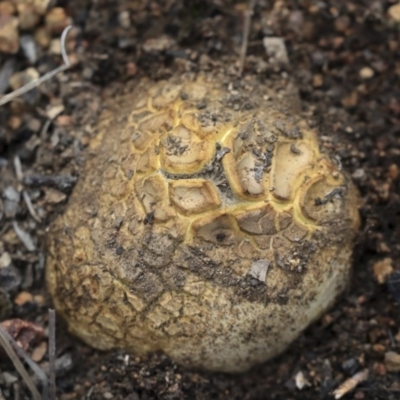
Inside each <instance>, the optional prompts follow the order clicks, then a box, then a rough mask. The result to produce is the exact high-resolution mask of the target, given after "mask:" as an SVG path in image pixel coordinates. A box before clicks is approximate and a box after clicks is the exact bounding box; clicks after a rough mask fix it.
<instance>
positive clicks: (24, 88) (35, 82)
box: [0, 25, 72, 106]
mask: <svg viewBox="0 0 400 400" xmlns="http://www.w3.org/2000/svg"><path fill="white" fill-rule="evenodd" d="M71 28H72V26H71V25H70V26H67V27H66V28H65V29H64V31H63V33H62V35H61V55H62V58H63V61H64V65H61V66H59V67H58V68H56V69H54V70H53V71H50V72H48V73H47V74H45V75H43V76H41V77H40V78H38V79H35V80H33V81H32V82H29V83H28V84H26V85H25V86H22V87H21V88H19V89H17V90H14V91H13V92H11V93H9V94H7V95H6V96H3V97H2V98H0V106H2V105H4V104H6V103H8V102H10V101H11V100H14V99H15V98H17V97H19V96H21V95H23V94H24V93H26V92H29V91H30V90H32V89H34V88H35V87H37V86H39V85H41V84H42V83H43V82H45V81H48V80H49V79H51V78H52V77H53V76H55V75H57V74H58V73H59V72H62V71H65V70H67V69H68V68H69V67H70V66H71V62H70V61H69V58H68V55H67V51H66V49H65V40H66V38H67V35H68V32H69V31H70V29H71Z"/></svg>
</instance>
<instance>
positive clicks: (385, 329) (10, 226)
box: [0, 0, 400, 400]
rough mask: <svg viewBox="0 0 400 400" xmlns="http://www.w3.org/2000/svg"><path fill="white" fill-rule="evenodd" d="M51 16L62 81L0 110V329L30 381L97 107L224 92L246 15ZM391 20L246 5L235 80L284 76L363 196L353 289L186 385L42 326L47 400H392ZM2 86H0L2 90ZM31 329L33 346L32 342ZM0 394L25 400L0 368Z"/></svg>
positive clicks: (396, 319) (86, 7)
mask: <svg viewBox="0 0 400 400" xmlns="http://www.w3.org/2000/svg"><path fill="white" fill-rule="evenodd" d="M54 3H57V5H58V6H60V7H63V8H64V9H65V10H66V12H67V14H68V15H69V16H70V17H71V18H72V21H73V24H74V26H76V27H77V28H76V29H74V31H73V32H71V34H70V35H69V40H68V51H69V53H70V56H71V59H72V60H73V61H74V62H75V64H74V66H73V67H72V68H70V69H69V70H68V71H66V72H64V73H61V74H59V75H58V76H57V77H56V78H54V79H52V80H50V81H48V82H47V83H45V84H43V85H41V86H40V87H39V88H37V89H34V90H33V91H32V92H29V93H28V94H26V95H24V96H22V98H21V99H20V100H18V101H14V102H12V103H10V104H8V105H5V106H2V107H1V108H0V121H1V124H0V199H1V201H0V214H2V216H1V217H0V256H1V258H0V266H1V268H0V289H1V293H0V297H1V299H0V300H1V301H3V302H4V303H5V304H8V309H7V308H6V307H3V315H0V318H1V320H6V319H15V318H19V319H20V320H22V321H23V323H26V324H27V327H26V328H25V331H23V330H22V331H21V332H22V333H21V335H22V336H20V337H18V334H17V333H15V332H14V333H15V337H17V339H19V340H20V341H22V342H24V341H26V342H29V340H30V342H29V343H28V347H27V351H28V353H29V354H30V355H31V356H32V358H34V359H35V360H36V361H37V362H38V363H39V365H41V366H42V367H43V368H45V367H46V365H47V364H48V352H47V348H46V343H47V340H46V335H47V329H48V313H47V310H48V308H49V306H51V301H50V299H49V298H48V296H47V294H46V290H45V288H44V280H43V270H44V259H45V255H46V241H45V238H46V227H47V226H48V224H49V222H50V221H51V220H52V219H53V218H54V217H55V215H57V213H59V212H62V210H63V207H64V206H65V203H66V202H67V201H68V194H69V193H70V191H71V189H72V188H73V185H74V182H75V181H76V179H77V178H78V177H79V169H80V166H81V165H82V162H83V160H84V154H85V153H84V149H85V146H86V145H87V142H88V140H89V138H90V137H91V136H92V135H94V134H95V132H94V130H93V128H92V126H93V124H94V122H95V121H96V119H97V116H98V113H99V111H100V110H101V106H102V103H103V100H104V99H106V98H108V97H109V96H112V95H113V93H115V92H116V91H118V89H119V88H121V87H122V86H123V85H124V84H125V82H127V81H128V80H131V79H140V77H142V76H145V75H147V76H150V77H151V78H152V79H160V78H163V77H168V76H170V75H171V74H172V73H173V72H174V71H176V70H182V71H183V70H190V71H197V70H201V69H202V70H207V71H217V70H219V71H221V70H225V71H226V73H227V74H232V76H235V74H237V61H238V59H239V49H240V44H241V38H242V33H243V24H244V11H245V9H246V5H247V3H246V2H244V1H233V0H207V1H205V0H191V1H184V0H162V1H150V0H118V1H115V0H97V1H95V0H92V1H90V0H79V1H78V0H69V1H68V0H59V1H57V2H54ZM394 4H395V1H394V0H393V1H389V0H380V1H374V0H349V1H340V0H330V1H317V0H297V1H296V0H285V1H267V0H259V1H258V2H257V4H256V6H255V9H254V15H253V19H252V24H251V30H250V36H249V43H248V55H247V58H246V62H245V67H244V72H243V74H248V73H257V74H260V76H262V77H264V78H265V79H267V78H268V77H269V76H273V75H274V76H275V75H276V74H291V75H292V76H294V78H295V80H296V82H297V84H298V86H299V89H300V94H301V97H302V99H303V107H304V109H305V110H307V111H308V112H310V113H312V115H313V117H314V118H315V121H316V123H317V124H318V126H319V129H320V132H321V135H322V140H323V141H324V143H325V145H327V146H330V147H331V148H332V150H333V151H334V152H335V153H336V154H337V155H338V156H339V157H340V160H341V163H342V164H343V168H345V169H346V170H347V171H348V172H349V173H350V174H352V176H353V178H354V181H355V182H356V184H357V186H358V188H359V190H360V192H361V195H362V206H361V216H362V230H361V232H360V236H359V240H358V243H357V246H356V250H355V260H354V274H353V278H352V282H351V285H350V287H349V289H348V291H347V292H346V293H345V294H344V295H343V297H342V298H341V299H340V300H339V302H338V303H337V305H336V306H335V307H334V308H333V309H332V310H331V311H330V312H329V313H328V314H327V315H326V316H325V317H324V318H323V319H322V320H321V321H319V322H318V323H316V324H315V325H313V326H312V327H311V328H309V329H308V330H307V331H306V332H305V333H304V335H302V336H301V337H300V338H299V339H298V340H297V341H296V342H295V343H294V344H293V345H292V346H291V347H290V349H289V350H288V351H287V352H286V353H285V354H283V355H282V356H281V357H279V358H278V359H276V360H274V361H273V362H269V363H266V364H265V365H261V366H258V367H256V368H254V369H253V370H251V371H249V372H248V373H245V374H242V375H238V376H229V375H222V374H206V373H200V372H196V371H187V370H184V369H182V368H180V367H178V366H176V365H175V364H173V363H172V362H171V361H169V360H168V359H166V358H165V357H163V356H151V357H149V358H147V359H139V358H135V357H132V356H128V355H127V354H125V353H123V352H114V353H111V354H102V353H99V352H97V351H94V350H92V349H90V348H89V347H87V346H85V345H83V344H82V343H80V342H79V341H78V340H77V339H75V338H73V337H71V336H69V335H68V334H67V333H66V332H65V328H64V325H63V323H62V321H57V364H56V367H57V391H58V396H59V398H60V399H65V400H66V399H93V400H94V399H125V400H128V399H129V400H139V399H140V400H145V399H199V400H200V399H248V400H250V399H252V400H255V399H285V400H289V399H302V400H307V399H332V398H333V396H332V391H333V390H334V389H335V388H337V387H338V386H339V385H340V384H342V383H343V382H345V381H346V379H348V378H351V377H352V376H354V375H355V374H356V373H358V372H360V371H364V370H368V378H367V379H366V380H364V381H363V382H361V383H360V384H359V385H358V386H357V387H356V388H355V389H354V390H353V391H351V393H349V394H347V395H346V396H345V397H344V398H346V399H385V400H390V399H398V398H399V397H400V376H399V373H398V372H395V371H393V370H396V369H397V370H400V365H399V361H398V360H396V359H394V360H393V361H392V362H388V354H387V353H388V352H390V351H391V352H399V353H400V283H398V282H399V280H400V272H397V271H400V259H399V254H400V197H399V195H400V175H399V163H400V28H399V27H400V24H399V23H398V24H397V25H396V23H394V21H393V20H392V19H390V18H389V16H388V13H387V10H388V8H389V7H390V6H393V5H394ZM28 34H29V32H28ZM269 36H278V37H281V38H284V39H285V42H286V46H287V50H288V54H289V59H290V64H289V65H288V66H286V67H285V68H281V67H278V66H277V65H276V64H274V62H273V60H271V59H269V58H268V57H267V54H266V51H265V48H264V46H263V38H264V37H269ZM53 53H54V51H53V52H52V51H47V50H41V51H39V52H38V56H37V59H36V60H35V61H34V63H33V64H32V63H30V62H29V61H28V59H27V57H26V52H24V51H23V50H20V51H19V52H18V53H17V54H15V55H9V54H1V56H0V60H1V65H2V67H1V71H2V72H4V69H5V65H8V66H9V65H10V64H6V63H7V62H8V61H10V60H12V71H13V72H18V71H24V70H26V68H28V67H31V66H33V67H34V68H35V69H36V70H37V71H38V72H39V73H40V74H43V73H45V72H47V71H49V70H51V69H53V68H54V67H56V66H58V65H59V64H60V63H61V62H62V61H61V58H60V56H59V55H57V54H53ZM7 79H8V77H7V76H6V77H5V75H4V74H1V73H0V84H2V85H3V86H4V85H5V87H6V88H7V86H8V85H7ZM4 90H5V89H4V88H3V91H4ZM8 90H10V88H8ZM19 164H20V165H19ZM4 254H5V255H4ZM14 323H15V322H14ZM30 323H33V324H34V326H37V327H39V328H43V329H44V332H42V333H40V332H39V333H36V334H35V333H34V332H33V328H32V326H33V325H32V326H30V325H29V324H30ZM20 324H21V322H20ZM24 332H25V336H23V333H24ZM43 335H44V336H43ZM28 339H29V340H28ZM34 339H36V341H35V340H34ZM385 357H386V361H385ZM296 377H297V380H296V379H295V378H296ZM301 378H302V379H303V383H304V384H305V387H304V388H303V389H302V390H300V389H299V386H301V385H300V384H301V383H302V379H301ZM0 388H1V394H0V398H5V399H30V398H31V397H30V394H29V392H28V391H27V389H26V388H25V386H24V385H23V383H22V381H21V379H20V377H19V375H18V373H17V372H16V371H15V369H14V367H13V365H12V363H11V362H10V361H9V360H8V358H7V357H6V356H5V355H4V354H1V355H0ZM1 396H3V397H1Z"/></svg>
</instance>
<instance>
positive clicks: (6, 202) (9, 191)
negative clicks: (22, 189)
mask: <svg viewBox="0 0 400 400" xmlns="http://www.w3.org/2000/svg"><path fill="white" fill-rule="evenodd" d="M20 199H21V195H20V193H19V192H18V191H17V190H16V189H14V187H12V186H7V187H6V188H5V190H4V192H3V208H4V215H5V216H6V218H14V217H15V216H16V214H17V212H18V205H19V201H20Z"/></svg>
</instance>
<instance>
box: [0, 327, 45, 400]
mask: <svg viewBox="0 0 400 400" xmlns="http://www.w3.org/2000/svg"><path fill="white" fill-rule="evenodd" d="M12 340H13V339H12V337H11V336H10V335H9V334H8V332H6V330H5V329H3V327H2V326H1V325H0V343H1V345H2V346H3V348H4V350H5V351H6V353H7V355H8V357H10V359H11V361H12V362H13V364H14V366H15V369H16V370H17V371H18V372H19V374H20V375H21V377H22V379H23V380H24V382H25V383H26V386H28V388H29V390H30V391H31V393H32V398H33V399H34V400H42V397H41V396H40V393H39V392H38V390H37V388H36V386H35V384H34V383H33V381H32V379H31V377H30V376H29V374H28V372H27V370H26V369H25V367H24V366H23V365H22V362H21V361H20V359H19V358H18V355H17V354H16V353H15V350H14V349H13V347H12V346H11V344H10V343H12ZM17 346H18V345H17ZM28 358H29V357H28ZM38 368H39V367H38Z"/></svg>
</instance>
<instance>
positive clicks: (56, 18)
mask: <svg viewBox="0 0 400 400" xmlns="http://www.w3.org/2000/svg"><path fill="white" fill-rule="evenodd" d="M45 24H46V29H47V30H48V31H49V32H50V33H51V34H55V35H58V34H60V33H61V32H62V31H63V30H64V29H65V28H66V27H67V26H68V25H71V19H70V18H69V17H68V16H67V14H66V13H65V10H64V8H62V7H54V8H53V9H52V10H50V12H48V13H47V14H46V17H45Z"/></svg>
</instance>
